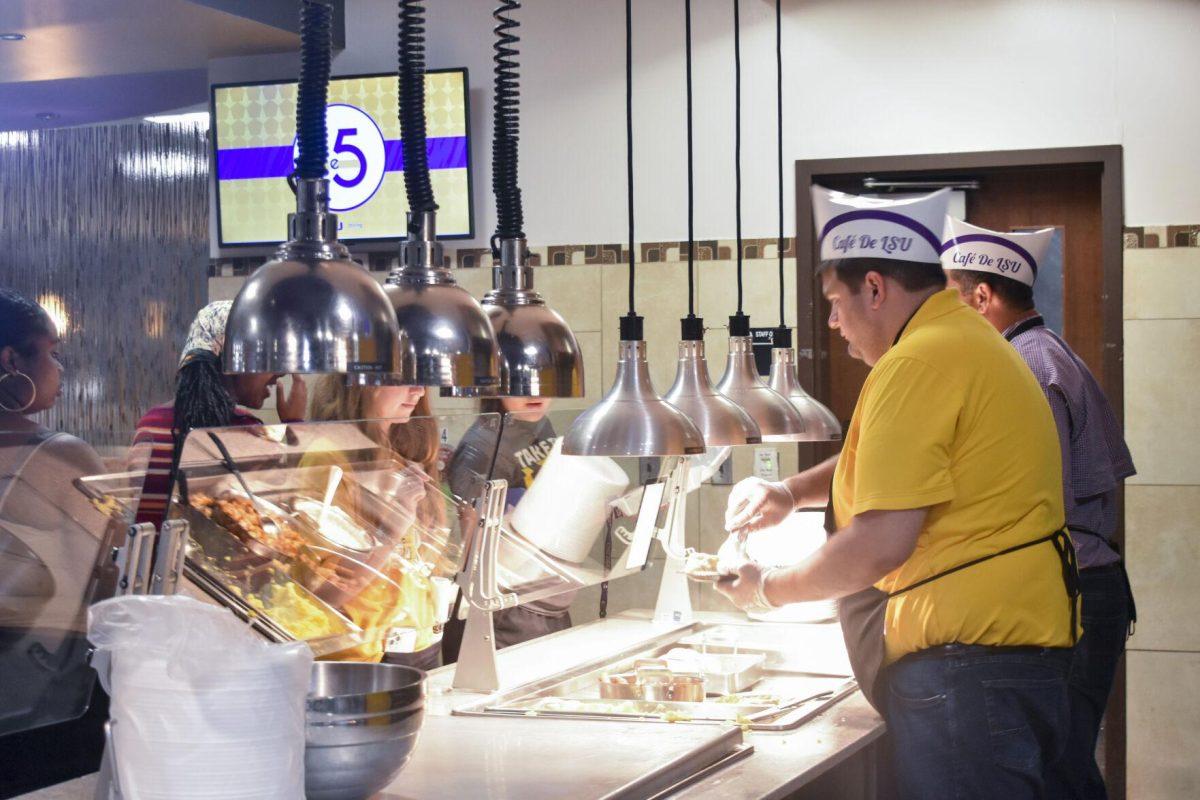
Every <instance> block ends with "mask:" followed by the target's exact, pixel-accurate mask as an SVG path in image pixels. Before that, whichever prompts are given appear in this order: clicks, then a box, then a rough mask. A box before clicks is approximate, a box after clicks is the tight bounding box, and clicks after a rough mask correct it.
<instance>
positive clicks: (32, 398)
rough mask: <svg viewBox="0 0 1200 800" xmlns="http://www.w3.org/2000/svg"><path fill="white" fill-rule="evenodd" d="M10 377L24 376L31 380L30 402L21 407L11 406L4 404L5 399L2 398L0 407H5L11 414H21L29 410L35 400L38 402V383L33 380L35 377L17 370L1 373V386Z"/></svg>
mask: <svg viewBox="0 0 1200 800" xmlns="http://www.w3.org/2000/svg"><path fill="white" fill-rule="evenodd" d="M9 378H24V379H25V380H27V381H28V382H29V402H28V403H26V404H25V405H23V406H21V407H20V408H9V407H8V406H6V405H4V401H3V400H0V408H2V409H4V410H5V411H7V412H8V413H10V414H21V413H23V412H25V411H28V410H29V408H30V407H31V406H32V405H33V404H34V403H35V402H37V384H35V383H34V382H33V378H31V377H29V376H28V375H26V374H25V373H24V372H21V371H20V370H17V371H16V372H6V373H4V374H3V375H0V386H3V385H4V382H5V381H6V380H8V379H9Z"/></svg>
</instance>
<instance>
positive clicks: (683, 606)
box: [654, 459, 694, 625]
mask: <svg viewBox="0 0 1200 800" xmlns="http://www.w3.org/2000/svg"><path fill="white" fill-rule="evenodd" d="M687 472H688V461H687V459H680V460H679V464H678V465H677V466H676V467H675V470H674V473H673V475H672V479H671V488H670V492H671V497H670V500H669V504H668V513H669V514H670V516H669V519H668V520H667V524H666V525H663V526H662V528H661V529H660V530H659V533H658V538H659V541H660V542H662V546H663V551H664V552H665V553H666V555H667V558H666V563H664V564H663V574H662V581H661V582H660V583H659V585H658V599H657V601H656V602H655V604H654V621H655V622H656V623H668V624H671V625H689V624H691V623H692V622H693V620H694V616H693V614H692V590H691V586H690V584H689V583H688V579H687V575H685V574H684V572H683V569H684V566H685V563H686V560H687V553H686V546H685V541H686V540H685V535H686V531H687V491H686V489H687Z"/></svg>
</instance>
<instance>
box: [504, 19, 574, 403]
mask: <svg viewBox="0 0 1200 800" xmlns="http://www.w3.org/2000/svg"><path fill="white" fill-rule="evenodd" d="M520 7H521V4H520V3H519V2H516V0H505V2H503V3H502V4H501V5H500V6H499V7H498V8H497V9H496V11H495V13H494V14H493V16H494V17H495V19H496V22H497V25H496V28H495V34H496V41H495V44H494V45H493V48H494V50H495V53H496V55H495V63H496V96H495V106H494V111H493V115H494V128H493V133H492V190H493V192H494V193H495V195H496V233H495V235H494V236H492V243H491V244H492V258H493V260H494V261H495V266H493V267H492V290H491V291H490V292H488V293H487V295H486V296H485V297H484V298H483V308H484V311H486V312H487V314H488V317H490V318H491V322H492V327H493V329H494V330H495V332H496V342H497V344H499V346H500V357H501V359H502V361H503V366H504V370H503V372H502V384H501V386H500V394H502V395H510V396H520V397H583V392H584V387H583V353H582V352H581V351H580V349H579V342H578V341H576V339H575V334H574V332H572V330H571V326H569V325H568V324H567V322H566V320H564V319H563V318H562V316H560V315H559V314H558V312H556V311H555V310H554V309H552V308H550V307H549V306H548V305H546V301H545V300H544V299H543V298H542V296H541V294H540V293H539V292H537V291H536V290H535V289H534V288H533V268H532V267H530V266H529V250H528V246H527V244H526V241H525V231H524V221H525V220H524V212H523V210H522V208H521V189H520V186H518V184H517V156H518V138H519V133H520V99H519V94H520V91H519V85H518V82H519V78H520V76H519V74H518V72H517V70H518V68H519V64H518V62H517V60H516V59H517V56H518V51H517V49H516V45H517V43H518V42H520V38H519V37H518V36H517V35H516V33H515V32H513V31H514V29H515V28H517V27H518V26H519V25H520V23H518V22H517V21H516V20H515V19H513V18H512V17H511V16H505V15H506V14H508V13H511V12H513V11H515V10H517V9H519V8H520Z"/></svg>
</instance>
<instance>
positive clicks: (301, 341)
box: [223, 0, 407, 385]
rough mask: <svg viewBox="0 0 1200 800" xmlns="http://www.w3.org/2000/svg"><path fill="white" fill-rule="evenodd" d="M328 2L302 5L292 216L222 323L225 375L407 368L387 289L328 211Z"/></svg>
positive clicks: (373, 379) (364, 380)
mask: <svg viewBox="0 0 1200 800" xmlns="http://www.w3.org/2000/svg"><path fill="white" fill-rule="evenodd" d="M332 17H333V9H332V8H331V4H330V2H328V0H304V2H303V4H302V5H301V9H300V28H301V37H300V38H301V54H300V57H301V66H300V84H299V89H298V94H297V101H296V138H297V145H298V149H299V154H298V156H297V158H296V169H295V173H294V179H295V183H294V189H295V192H296V213H295V214H289V215H288V241H287V242H286V243H284V244H283V245H282V246H280V248H279V250H277V251H276V252H275V255H274V256H273V257H272V259H271V260H270V261H268V262H267V263H266V264H264V265H263V266H261V267H259V268H258V269H257V270H256V271H255V272H254V274H253V275H251V276H250V278H249V279H248V280H247V281H246V283H245V285H243V286H242V289H241V291H239V292H238V295H237V298H236V299H235V300H234V301H233V306H232V308H231V309H230V312H229V321H228V323H227V325H226V329H225V347H224V350H223V353H224V369H225V371H226V372H229V373H247V372H290V373H305V374H311V373H328V372H332V373H343V374H345V375H346V380H347V382H348V383H351V384H359V385H367V384H378V383H381V382H384V381H385V380H387V376H389V375H391V374H394V373H397V372H400V371H401V370H402V368H403V363H404V355H405V353H406V351H407V342H406V340H405V338H404V336H403V334H402V333H401V332H400V330H399V327H398V325H397V320H396V313H395V311H393V309H392V304H391V303H390V302H388V298H387V295H385V294H384V292H383V289H382V288H380V286H379V284H378V283H376V282H375V281H374V280H373V279H372V278H371V276H370V275H369V274H368V273H367V271H366V270H365V269H363V268H362V267H361V266H359V265H358V264H356V263H354V262H353V261H351V260H350V253H349V251H348V250H347V249H346V247H345V246H344V245H342V244H340V243H339V242H338V240H337V216H336V215H334V214H331V213H329V182H328V181H327V180H326V178H325V175H326V173H327V161H328V146H329V144H328V141H327V137H326V127H325V101H326V97H327V93H328V83H329V68H330V60H331V57H332V56H331V50H332V38H331V31H332Z"/></svg>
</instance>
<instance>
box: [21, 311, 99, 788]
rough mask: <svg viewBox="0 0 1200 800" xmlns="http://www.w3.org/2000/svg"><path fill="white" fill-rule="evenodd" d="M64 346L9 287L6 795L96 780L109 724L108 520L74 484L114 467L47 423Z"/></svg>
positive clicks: (59, 383) (50, 325)
mask: <svg viewBox="0 0 1200 800" xmlns="http://www.w3.org/2000/svg"><path fill="white" fill-rule="evenodd" d="M60 346H61V340H60V338H59V331H58V330H57V329H56V327H55V325H54V322H53V321H52V320H51V319H50V316H49V315H48V314H47V313H46V312H45V311H44V310H43V309H42V307H41V306H39V305H38V304H37V303H34V302H33V301H32V300H29V299H27V298H25V297H22V296H21V295H19V294H17V293H15V292H12V291H9V290H7V289H0V796H3V797H9V796H12V794H22V793H24V792H28V791H32V790H34V789H37V788H40V787H43V786H49V785H51V784H54V783H58V782H60V781H65V780H68V779H70V778H74V777H76V776H79V775H83V774H86V773H88V772H92V771H95V770H96V769H97V767H98V765H99V762H100V754H101V751H102V748H103V733H102V726H103V723H104V720H105V718H106V717H107V716H108V700H107V698H106V697H105V696H104V693H103V692H102V691H101V690H100V689H99V688H95V689H92V688H91V687H92V678H93V677H94V676H93V673H92V671H91V669H90V667H88V666H87V663H86V660H85V656H86V652H87V643H86V641H85V640H84V638H83V629H84V626H85V625H86V619H85V612H86V609H87V602H88V586H89V583H90V578H91V575H92V568H93V566H94V565H95V564H96V560H97V556H98V555H99V550H100V546H101V538H100V537H101V536H102V534H103V532H104V530H105V529H106V518H105V517H104V516H103V515H102V514H101V513H100V512H98V511H97V510H96V509H94V508H93V507H92V506H91V504H90V503H89V502H88V501H87V499H86V498H85V497H84V496H83V494H82V493H81V492H79V491H78V490H77V489H76V488H75V486H74V485H73V484H74V481H75V479H76V478H80V477H84V476H88V475H97V474H100V473H102V472H104V468H103V465H102V463H101V461H100V457H99V456H98V455H97V454H96V452H95V451H94V450H92V448H91V447H89V446H88V445H87V444H85V443H84V442H83V441H82V440H80V439H78V438H76V437H74V436H72V435H70V434H67V433H61V432H55V431H51V430H49V429H47V428H46V427H45V426H44V425H42V424H40V423H39V422H38V421H37V419H36V416H37V415H38V414H39V413H41V412H44V411H49V410H50V409H51V408H53V407H54V405H55V403H56V402H57V401H58V397H59V395H60V393H61V388H62V376H63V366H62V363H61V361H60V356H59V348H60ZM89 690H91V691H92V694H91V698H90V701H89V695H88V692H89ZM89 702H90V705H89ZM81 713H84V716H82V717H80V718H78V719H72V718H73V717H78V716H79V714H81ZM63 720H71V721H67V722H63ZM51 723H53V724H51ZM46 753H54V757H53V758H47V757H46V755H45V754H46Z"/></svg>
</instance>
